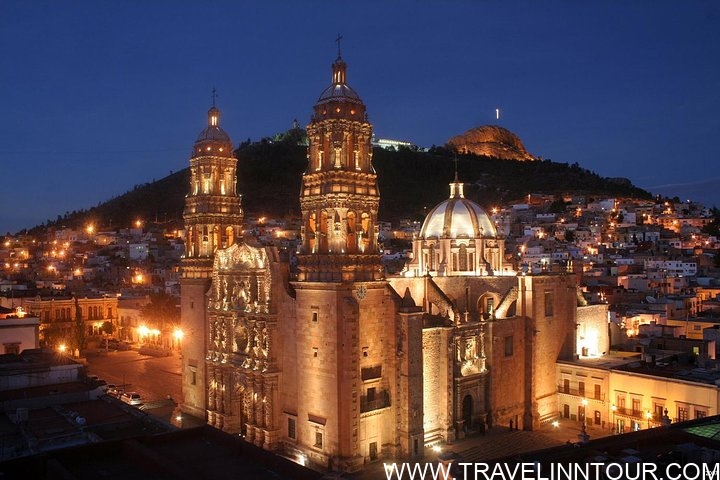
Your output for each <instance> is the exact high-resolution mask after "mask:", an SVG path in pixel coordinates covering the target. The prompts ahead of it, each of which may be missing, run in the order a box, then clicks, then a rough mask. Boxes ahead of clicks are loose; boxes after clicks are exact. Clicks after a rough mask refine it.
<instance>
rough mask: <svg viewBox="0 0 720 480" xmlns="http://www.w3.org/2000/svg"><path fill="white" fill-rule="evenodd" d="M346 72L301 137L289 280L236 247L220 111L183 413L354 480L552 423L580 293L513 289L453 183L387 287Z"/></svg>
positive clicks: (483, 224) (499, 246)
mask: <svg viewBox="0 0 720 480" xmlns="http://www.w3.org/2000/svg"><path fill="white" fill-rule="evenodd" d="M346 73H347V65H346V63H345V62H344V61H343V59H342V58H341V57H340V56H338V58H337V59H336V60H335V62H334V63H333V65H332V80H331V83H330V85H329V86H328V87H327V88H326V89H325V90H324V91H323V92H322V93H321V95H320V97H319V99H318V101H317V102H316V104H315V106H314V108H313V115H312V117H311V119H310V124H309V125H308V127H307V132H308V143H309V144H308V166H307V169H306V171H305V172H304V174H303V181H302V189H301V193H300V207H301V211H302V225H301V244H300V246H299V248H298V252H297V256H296V261H297V271H296V273H295V272H294V271H292V272H291V268H290V262H289V261H288V260H287V259H282V258H281V256H280V255H279V253H278V251H277V250H276V249H275V248H274V247H257V246H255V245H253V244H252V243H250V242H249V241H246V240H243V239H240V237H239V233H240V230H241V221H242V210H241V208H240V197H239V195H238V194H237V193H235V192H234V191H233V190H232V188H231V187H230V185H234V184H235V183H234V172H235V170H234V168H235V160H234V159H233V158H232V153H231V152H232V149H231V148H230V147H231V145H230V144H229V139H228V138H227V135H226V134H224V132H222V131H221V130H219V125H218V124H217V123H213V122H216V121H215V120H213V118H214V117H213V116H214V115H216V114H217V111H216V110H214V109H211V114H210V125H209V126H208V129H213V128H215V130H212V138H209V139H208V138H207V137H208V134H207V133H206V132H207V130H205V131H204V132H203V134H201V137H200V139H199V140H198V143H196V147H195V148H194V150H193V156H192V158H191V170H192V172H191V185H190V194H189V196H188V198H187V203H186V210H185V222H186V228H187V230H188V242H187V248H186V253H185V258H184V259H183V261H182V267H183V273H182V281H181V283H182V301H181V305H182V322H183V330H184V331H185V332H186V335H187V336H186V338H185V339H184V343H183V392H184V403H183V405H182V408H183V409H184V410H185V411H187V412H190V413H194V414H196V415H199V416H201V417H203V418H206V419H207V422H208V423H209V424H210V425H212V426H214V427H216V428H218V429H221V430H224V431H227V432H230V433H235V434H241V435H243V436H245V438H246V440H248V441H250V442H252V443H254V444H255V445H258V446H261V447H263V448H265V449H267V450H275V451H284V452H286V453H288V454H292V455H294V456H296V458H297V459H298V460H299V461H301V462H303V463H304V462H306V461H310V462H313V463H316V464H320V465H324V466H327V467H329V468H332V469H337V470H345V471H355V470H359V469H362V468H363V465H364V464H365V463H366V462H370V461H373V460H376V459H379V458H383V457H388V456H392V457H406V458H413V457H419V456H422V455H423V449H424V447H425V446H427V445H431V444H434V443H439V442H445V441H452V440H454V439H455V438H460V437H463V436H465V435H467V434H471V433H473V432H474V433H477V432H480V431H482V430H484V429H486V428H491V427H494V426H497V425H505V426H507V425H511V426H513V427H514V428H523V429H527V430H532V429H536V428H537V427H539V425H540V422H542V421H544V420H548V419H551V418H554V417H555V416H556V415H557V403H558V402H557V373H556V368H555V363H556V361H557V360H558V359H559V358H560V359H572V358H573V357H574V356H575V354H576V352H577V341H576V328H577V322H578V321H583V318H581V319H578V316H577V308H578V303H579V297H578V292H577V285H576V278H575V277H574V276H573V275H570V274H567V273H565V272H564V271H562V272H559V273H557V274H547V273H543V274H538V275H517V274H516V273H515V272H514V270H512V269H511V268H510V266H509V265H506V264H505V261H504V256H503V250H504V246H503V242H504V240H503V238H502V237H501V236H500V235H499V234H498V233H497V230H496V229H495V227H494V224H493V222H492V221H491V219H490V218H489V217H488V215H487V214H486V213H485V212H484V210H483V209H482V208H480V207H479V206H478V205H476V204H474V203H473V202H471V201H469V200H467V199H465V198H464V197H463V186H462V183H461V182H459V181H458V180H457V178H456V179H455V181H454V182H452V183H451V184H450V189H451V190H450V197H449V199H448V200H446V201H444V202H442V203H441V204H440V205H438V206H437V207H436V208H435V209H434V210H433V211H432V213H431V214H430V215H429V216H428V218H427V219H426V220H425V223H424V225H423V227H422V230H421V232H422V234H421V238H418V239H416V240H415V241H414V243H413V263H412V264H411V267H410V268H409V270H408V271H407V272H406V276H398V277H393V278H389V277H388V276H386V274H385V272H384V269H383V266H382V263H381V252H380V250H379V245H378V234H379V222H378V218H377V211H378V205H379V202H380V192H379V191H378V188H377V176H376V174H375V171H374V169H373V167H372V148H371V139H372V124H371V123H370V122H369V120H368V116H367V113H366V107H365V104H364V103H363V102H362V100H361V99H360V96H359V95H358V94H357V93H356V92H355V90H353V89H352V88H351V87H350V86H349V85H348V83H347V79H346ZM213 112H215V113H213ZM220 132H222V135H221V134H220ZM221 146H222V147H223V148H226V150H224V151H223V152H222V153H221V152H220V150H219V148H220V147H221ZM223 172H224V173H223ZM222 179H226V183H222ZM231 179H232V181H230V180H231ZM228 182H229V183H228ZM597 312H598V313H597V314H598V315H605V317H603V319H602V320H603V321H606V318H607V311H606V310H598V311H597ZM586 317H591V319H594V316H593V315H592V314H588V315H586Z"/></svg>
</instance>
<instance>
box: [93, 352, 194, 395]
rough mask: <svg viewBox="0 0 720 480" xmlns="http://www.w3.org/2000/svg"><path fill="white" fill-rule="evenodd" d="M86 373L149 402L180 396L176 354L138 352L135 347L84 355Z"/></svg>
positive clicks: (180, 379) (179, 372) (178, 362)
mask: <svg viewBox="0 0 720 480" xmlns="http://www.w3.org/2000/svg"><path fill="white" fill-rule="evenodd" d="M87 361H88V367H87V369H88V374H89V375H97V376H98V377H100V378H102V379H104V380H105V381H106V382H107V383H114V384H115V385H117V386H118V387H119V388H120V389H122V390H125V391H135V392H138V393H139V394H140V396H141V397H142V399H143V402H144V403H146V404H151V403H153V402H157V401H160V400H164V399H167V396H168V395H170V396H171V397H172V398H173V399H174V400H175V401H176V402H180V401H181V399H182V386H181V384H182V378H181V368H182V367H181V362H180V357H179V356H178V355H177V354H174V355H171V356H169V357H150V356H147V355H140V354H139V353H138V352H137V351H136V350H127V351H117V352H112V351H111V352H108V353H107V354H106V353H103V354H99V355H93V356H88V357H87Z"/></svg>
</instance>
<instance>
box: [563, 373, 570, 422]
mask: <svg viewBox="0 0 720 480" xmlns="http://www.w3.org/2000/svg"><path fill="white" fill-rule="evenodd" d="M563 393H570V379H568V378H565V379H563ZM566 418H567V417H566Z"/></svg>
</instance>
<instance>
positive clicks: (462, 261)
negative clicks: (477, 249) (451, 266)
mask: <svg viewBox="0 0 720 480" xmlns="http://www.w3.org/2000/svg"><path fill="white" fill-rule="evenodd" d="M458 257H459V268H458V270H460V271H461V272H467V270H468V256H467V247H466V246H465V245H460V250H459V251H458Z"/></svg>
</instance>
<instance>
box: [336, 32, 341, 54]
mask: <svg viewBox="0 0 720 480" xmlns="http://www.w3.org/2000/svg"><path fill="white" fill-rule="evenodd" d="M342 38H343V37H342V35H340V34H339V33H338V35H337V38H335V43H337V46H338V58H340V40H342Z"/></svg>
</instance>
